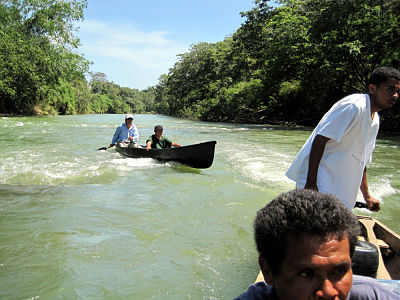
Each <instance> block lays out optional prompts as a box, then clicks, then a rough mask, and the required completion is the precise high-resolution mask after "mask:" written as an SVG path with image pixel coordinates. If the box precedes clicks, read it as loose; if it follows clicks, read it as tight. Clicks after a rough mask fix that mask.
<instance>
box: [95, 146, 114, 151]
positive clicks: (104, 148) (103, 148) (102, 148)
mask: <svg viewBox="0 0 400 300" xmlns="http://www.w3.org/2000/svg"><path fill="white" fill-rule="evenodd" d="M111 147H112V146H108V147H101V148H99V149H97V150H107V149H108V148H111Z"/></svg>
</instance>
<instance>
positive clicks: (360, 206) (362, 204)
mask: <svg viewBox="0 0 400 300" xmlns="http://www.w3.org/2000/svg"><path fill="white" fill-rule="evenodd" d="M354 207H357V208H368V207H367V203H364V202H358V201H357V202H356V204H355V205H354Z"/></svg>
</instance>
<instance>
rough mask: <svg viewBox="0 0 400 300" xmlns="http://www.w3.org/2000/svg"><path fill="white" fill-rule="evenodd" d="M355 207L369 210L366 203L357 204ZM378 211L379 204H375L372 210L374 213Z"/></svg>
mask: <svg viewBox="0 0 400 300" xmlns="http://www.w3.org/2000/svg"><path fill="white" fill-rule="evenodd" d="M354 207H357V208H368V206H367V203H364V202H356V204H355V205H354ZM376 209H377V204H374V206H373V207H372V210H373V211H374V210H376Z"/></svg>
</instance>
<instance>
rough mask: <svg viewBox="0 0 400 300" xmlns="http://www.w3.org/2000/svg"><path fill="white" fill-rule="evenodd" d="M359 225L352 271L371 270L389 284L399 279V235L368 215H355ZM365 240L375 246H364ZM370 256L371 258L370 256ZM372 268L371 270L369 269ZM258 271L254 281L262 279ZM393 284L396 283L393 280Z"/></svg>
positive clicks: (377, 277) (360, 272)
mask: <svg viewBox="0 0 400 300" xmlns="http://www.w3.org/2000/svg"><path fill="white" fill-rule="evenodd" d="M357 218H358V221H359V222H360V225H361V236H360V237H359V242H358V243H357V246H356V250H355V253H354V255H353V258H352V261H353V273H354V274H358V275H364V276H369V275H368V274H366V273H365V272H367V273H368V272H372V273H373V275H371V276H370V277H375V278H376V279H379V280H381V281H384V282H386V283H387V284H388V285H390V284H391V283H390V280H392V282H393V280H400V236H399V235H398V234H397V233H396V232H394V231H393V230H391V229H390V228H388V227H387V226H385V225H384V224H382V223H381V222H380V221H378V220H376V219H374V218H372V217H370V216H361V215H358V216H357ZM363 241H367V242H369V243H371V244H373V245H375V246H376V248H375V247H371V249H368V247H365V245H362V244H360V243H362V242H363ZM371 257H372V258H371ZM371 270H372V271H371ZM263 280H264V277H263V275H262V273H261V272H259V274H258V276H257V279H256V281H255V282H258V281H263ZM394 284H398V282H397V281H394Z"/></svg>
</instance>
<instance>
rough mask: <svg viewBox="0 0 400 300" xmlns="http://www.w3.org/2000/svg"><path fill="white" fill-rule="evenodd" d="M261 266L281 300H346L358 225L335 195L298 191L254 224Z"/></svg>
mask: <svg viewBox="0 0 400 300" xmlns="http://www.w3.org/2000/svg"><path fill="white" fill-rule="evenodd" d="M254 232H255V240H256V245H257V250H258V252H259V264H260V268H261V271H262V273H263V275H264V279H265V281H266V282H267V283H268V284H269V285H272V286H274V288H275V291H276V294H277V296H278V297H279V299H281V300H284V299H292V300H293V299H315V298H329V299H346V297H347V294H348V293H349V291H350V289H351V286H352V275H353V273H352V269H351V255H352V254H353V252H354V249H355V245H356V241H357V235H358V233H359V225H358V220H357V218H356V217H355V216H354V215H353V213H352V212H351V211H350V210H349V209H348V208H346V207H345V206H344V204H342V202H341V201H339V200H338V199H337V198H336V197H335V196H333V195H328V194H322V193H319V192H316V191H312V190H302V189H296V190H292V191H289V192H286V193H283V194H281V195H279V196H278V197H277V198H276V199H274V200H272V201H271V202H270V203H268V204H267V205H266V206H265V207H264V208H262V209H260V210H259V211H258V213H257V217H256V219H255V221H254Z"/></svg>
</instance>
